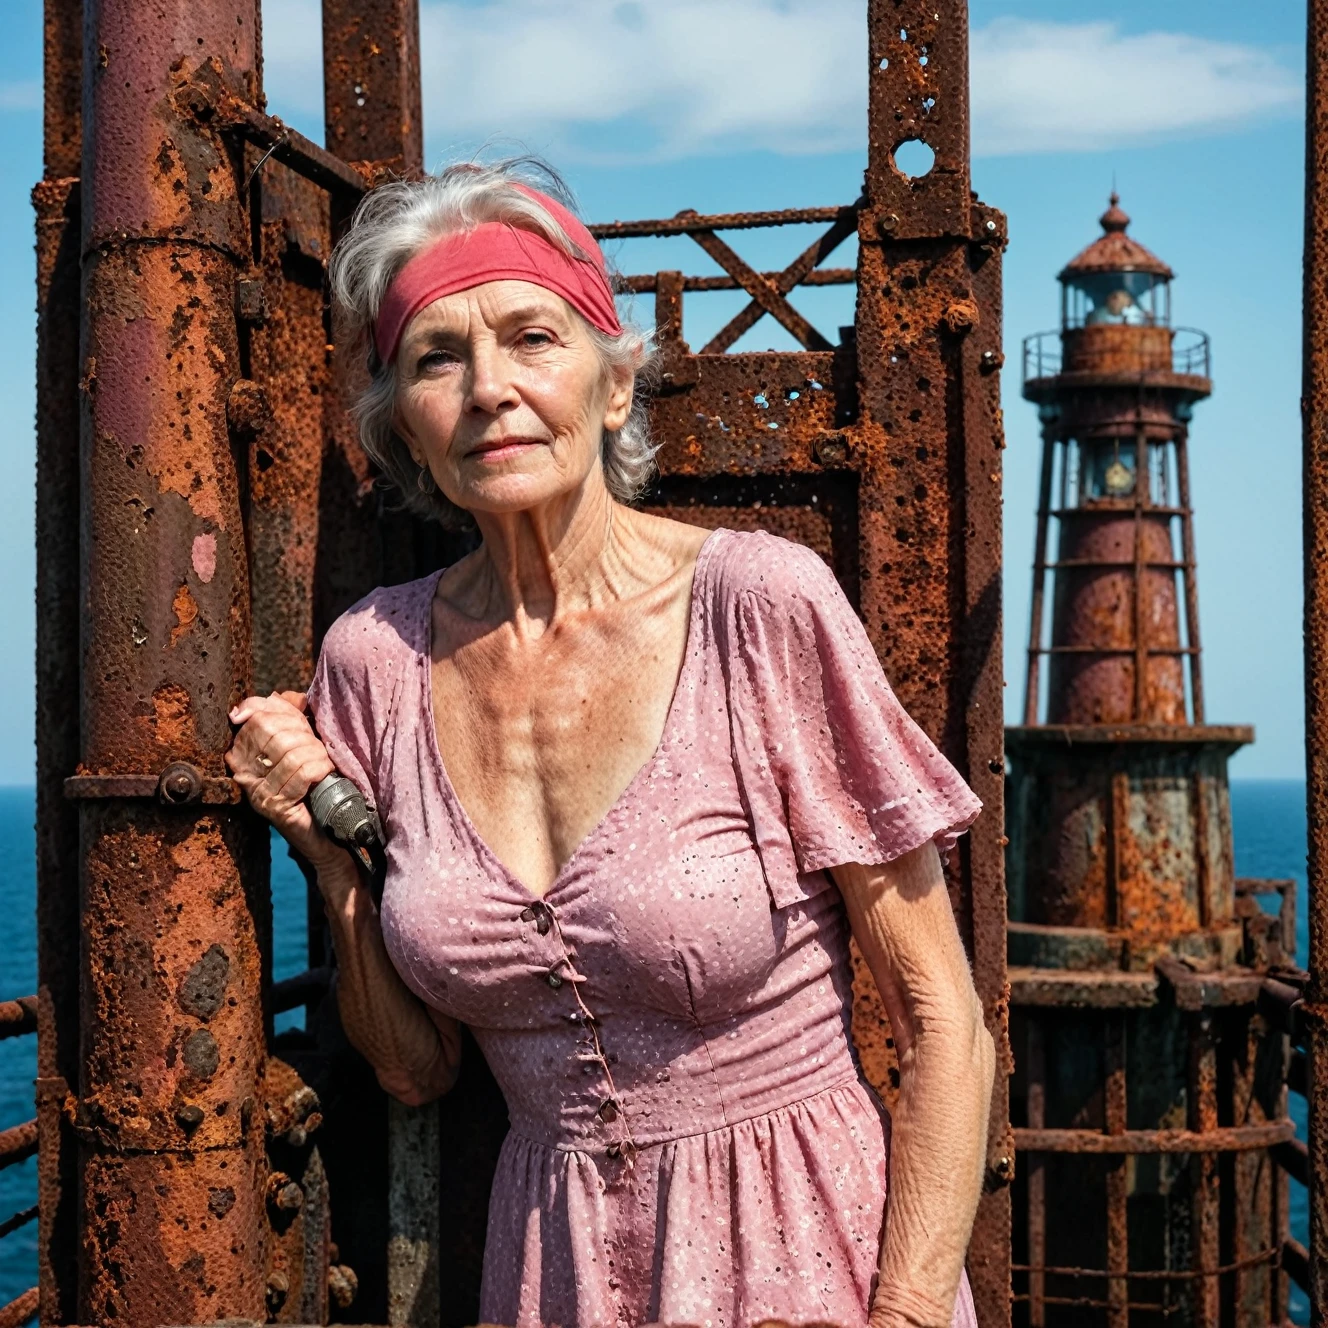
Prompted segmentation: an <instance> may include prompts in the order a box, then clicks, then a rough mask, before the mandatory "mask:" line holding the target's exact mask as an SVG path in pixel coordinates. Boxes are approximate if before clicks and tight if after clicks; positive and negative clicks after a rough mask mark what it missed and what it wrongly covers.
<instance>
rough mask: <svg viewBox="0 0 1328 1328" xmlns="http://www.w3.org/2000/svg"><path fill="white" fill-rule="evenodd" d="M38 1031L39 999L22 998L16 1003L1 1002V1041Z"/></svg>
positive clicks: (32, 997) (31, 997) (33, 997)
mask: <svg viewBox="0 0 1328 1328" xmlns="http://www.w3.org/2000/svg"><path fill="white" fill-rule="evenodd" d="M36 1031H37V998H36V997H35V996H20V997H19V998H18V1000H16V1001H0V1039H3V1038H11V1037H22V1036H23V1034H25V1033H35V1032H36Z"/></svg>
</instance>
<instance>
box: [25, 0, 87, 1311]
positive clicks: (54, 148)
mask: <svg viewBox="0 0 1328 1328" xmlns="http://www.w3.org/2000/svg"><path fill="white" fill-rule="evenodd" d="M45 35H46V40H45V59H44V83H45V101H46V106H45V124H44V135H43V137H44V143H45V169H44V171H43V175H42V180H41V182H40V183H39V184H38V185H37V187H36V188H35V189H34V190H33V195H32V201H33V205H34V207H35V209H36V212H37V971H38V999H39V1005H38V1015H37V1019H38V1033H37V1117H38V1120H39V1122H40V1125H41V1144H40V1151H39V1156H38V1163H37V1175H38V1193H39V1198H40V1212H39V1219H38V1236H37V1258H38V1277H39V1283H40V1295H41V1321H42V1323H43V1324H65V1323H73V1322H74V1321H75V1320H76V1318H77V1308H76V1305H75V1298H74V1289H75V1287H76V1285H77V1281H78V1276H77V1252H78V1207H77V1205H78V1150H77V1146H76V1141H75V1139H74V1137H73V1134H72V1132H71V1131H70V1129H69V1126H68V1123H67V1121H66V1119H65V1114H64V1106H65V1100H66V1098H67V1097H68V1095H69V1092H70V1088H71V1086H73V1085H76V1084H77V1083H78V922H79V918H78V816H77V813H76V811H75V809H74V808H73V807H72V806H71V805H70V804H69V803H68V802H67V801H66V800H65V797H64V788H63V786H64V779H65V776H66V775H68V774H70V773H71V772H72V771H73V769H74V766H75V765H76V764H77V762H78V708H77V706H75V705H73V704H71V702H72V698H73V697H75V696H76V695H77V694H78V618H79V601H78V585H79V542H78V522H79V494H78V375H79V359H78V326H79V240H80V229H81V223H80V217H79V188H78V175H79V171H80V169H81V162H80V155H81V151H82V148H81V134H82V128H81V122H82V67H83V6H82V0H46V34H45Z"/></svg>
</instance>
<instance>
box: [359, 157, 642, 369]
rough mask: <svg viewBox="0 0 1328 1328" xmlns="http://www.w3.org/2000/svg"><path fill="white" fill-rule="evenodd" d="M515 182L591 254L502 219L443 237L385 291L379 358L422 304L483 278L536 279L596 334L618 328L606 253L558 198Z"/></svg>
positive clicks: (391, 350)
mask: <svg viewBox="0 0 1328 1328" xmlns="http://www.w3.org/2000/svg"><path fill="white" fill-rule="evenodd" d="M513 183H515V182H513ZM516 187H517V188H518V189H519V190H521V192H522V193H523V194H526V195H527V196H528V197H530V198H533V199H534V200H535V202H537V203H539V204H540V205H541V206H542V207H543V208H544V209H545V211H547V212H548V213H550V215H551V216H552V217H553V219H554V220H555V221H557V222H558V223H559V225H561V226H562V228H563V231H564V233H565V234H566V235H567V238H568V239H569V240H571V242H572V243H573V244H574V245H575V246H576V247H577V248H578V249H580V250H581V251H582V252H583V253H585V254H586V255H588V258H587V259H580V258H574V257H572V255H571V254H567V253H564V252H563V251H562V250H561V249H559V248H558V246H557V245H555V244H553V243H551V242H550V241H549V240H546V239H545V238H544V236H542V235H539V234H537V233H536V232H534V231H528V230H522V229H520V228H519V227H516V226H512V225H509V224H508V223H507V222H503V221H489V222H485V223H483V224H482V225H480V226H476V227H475V229H474V230H469V231H453V232H452V233H451V234H450V235H444V236H443V237H442V239H440V240H438V241H437V243H435V244H432V245H430V246H429V247H428V248H427V249H425V250H423V251H422V252H420V253H418V254H416V255H415V257H414V258H412V259H411V260H410V262H408V263H407V264H406V265H405V267H403V268H402V269H401V271H400V272H398V273H397V275H396V276H395V277H394V278H393V279H392V284H391V285H390V286H389V287H388V288H387V294H386V295H384V296H383V302H382V304H381V305H380V306H379V309H378V318H377V321H376V322H375V324H374V345H375V347H376V348H377V350H378V358H379V359H380V360H381V361H382V362H383V363H384V364H387V363H388V362H389V361H390V360H391V359H392V357H393V356H394V355H395V354H396V353H397V347H398V345H399V344H400V342H401V334H402V333H403V332H404V331H405V330H406V325H407V324H408V323H409V322H410V320H411V319H412V318H414V317H415V315H416V314H417V313H419V311H420V310H421V309H423V308H424V307H425V305H428V304H432V303H433V302H434V300H439V299H442V297H443V296H444V295H452V294H454V293H455V292H457V291H460V290H469V289H470V288H471V287H472V286H479V285H482V284H483V283H484V282H486V281H530V282H533V283H534V284H535V285H537V286H543V287H545V288H546V289H547V290H551V291H553V292H554V294H556V295H561V296H562V297H563V299H564V300H566V301H567V303H568V304H570V305H571V306H572V308H573V309H575V310H576V311H577V313H579V314H580V315H581V316H582V317H583V318H584V319H585V320H586V321H587V322H588V323H589V324H590V325H591V326H592V327H597V328H598V329H599V330H600V331H601V332H606V333H608V334H609V335H610V336H617V335H618V334H619V333H620V332H621V331H622V326H621V325H620V324H619V322H618V311H617V310H616V309H615V308H614V304H613V291H612V290H611V289H610V288H609V276H608V272H607V270H606V269H605V267H604V255H603V254H601V253H600V249H599V245H597V244H596V243H595V239H594V236H592V235H591V233H590V232H589V231H588V230H587V229H586V228H585V227H584V226H583V225H582V224H581V222H579V221H578V220H577V219H576V218H575V217H574V216H573V215H572V214H571V213H570V212H569V211H568V210H567V209H566V208H565V207H563V205H562V204H561V203H559V202H558V200H557V199H554V198H550V197H549V196H548V195H547V194H542V193H540V192H539V191H538V190H537V189H531V188H529V187H528V186H526V185H523V184H517V185H516Z"/></svg>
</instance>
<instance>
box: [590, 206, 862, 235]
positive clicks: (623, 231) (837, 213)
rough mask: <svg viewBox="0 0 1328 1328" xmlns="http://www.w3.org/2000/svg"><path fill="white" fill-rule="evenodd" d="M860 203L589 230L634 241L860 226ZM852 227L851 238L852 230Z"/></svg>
mask: <svg viewBox="0 0 1328 1328" xmlns="http://www.w3.org/2000/svg"><path fill="white" fill-rule="evenodd" d="M861 205H862V204H861V200H859V202H857V203H854V204H852V205H851V206H849V207H818V208H782V209H780V210H778V211H775V212H709V213H703V212H691V211H685V212H680V213H679V214H678V215H677V216H676V217H663V218H661V219H659V220H657V221H606V222H597V223H595V224H594V225H592V226H590V227H588V228H587V229H589V231H590V233H591V235H593V236H594V237H595V238H596V239H597V240H633V239H642V238H646V237H649V236H655V237H663V236H667V235H696V234H699V233H701V232H704V231H748V230H760V229H763V228H764V227H766V226H805V225H808V224H810V223H813V222H818V221H833V222H835V223H837V224H844V223H845V222H846V221H848V222H850V223H851V226H854V225H856V224H857V221H856V215H857V210H858V208H859V207H861ZM851 226H850V232H849V233H850V234H852V229H851Z"/></svg>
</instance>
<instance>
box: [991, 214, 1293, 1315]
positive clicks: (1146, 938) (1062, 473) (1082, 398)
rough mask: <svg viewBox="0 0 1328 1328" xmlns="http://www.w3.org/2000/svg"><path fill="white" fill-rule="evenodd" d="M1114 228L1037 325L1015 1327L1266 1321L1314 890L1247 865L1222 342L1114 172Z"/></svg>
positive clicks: (1020, 845)
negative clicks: (1201, 511) (1196, 327)
mask: <svg viewBox="0 0 1328 1328" xmlns="http://www.w3.org/2000/svg"><path fill="white" fill-rule="evenodd" d="M1101 226H1102V234H1101V236H1099V238H1098V239H1097V240H1095V241H1094V242H1093V243H1092V244H1090V245H1089V246H1088V248H1086V249H1085V250H1084V251H1083V252H1082V253H1080V254H1079V255H1078V256H1077V257H1076V258H1074V259H1073V260H1072V261H1071V262H1070V263H1069V264H1068V265H1067V266H1066V267H1065V268H1064V270H1063V271H1062V272H1061V274H1060V285H1061V325H1060V327H1059V328H1058V329H1056V330H1055V331H1052V332H1045V333H1040V334H1037V335H1035V336H1031V337H1029V338H1027V340H1026V341H1025V342H1024V356H1023V391H1024V396H1025V397H1026V398H1027V399H1028V400H1029V401H1031V402H1033V403H1034V404H1035V405H1036V406H1037V409H1038V417H1039V419H1040V420H1041V422H1042V464H1041V472H1040V481H1039V495H1038V513H1037V533H1036V539H1035V545H1034V559H1033V596H1032V623H1031V629H1030V634H1029V644H1028V674H1027V688H1026V693H1025V713H1024V723H1023V724H1022V725H1020V726H1017V727H1014V728H1010V729H1008V730H1007V733H1006V752H1007V756H1008V761H1009V789H1008V795H1007V800H1006V806H1007V834H1008V836H1009V843H1008V848H1007V851H1006V852H1007V871H1006V875H1007V882H1008V888H1009V896H1010V925H1009V960H1010V983H1011V1043H1012V1047H1013V1050H1014V1053H1015V1057H1016V1062H1017V1067H1018V1068H1017V1071H1016V1078H1015V1081H1014V1090H1013V1102H1012V1113H1013V1115H1012V1120H1013V1121H1014V1124H1015V1126H1016V1130H1015V1138H1016V1145H1017V1147H1018V1149H1019V1153H1020V1158H1021V1161H1020V1175H1019V1180H1018V1183H1017V1186H1016V1208H1017V1211H1018V1214H1019V1215H1018V1216H1017V1218H1016V1233H1015V1250H1016V1256H1015V1264H1016V1267H1017V1268H1019V1269H1021V1270H1022V1278H1023V1282H1022V1285H1021V1284H1020V1275H1017V1276H1016V1287H1015V1290H1016V1295H1017V1296H1018V1297H1019V1299H1018V1300H1017V1302H1016V1303H1017V1306H1018V1307H1019V1308H1018V1310H1017V1313H1016V1320H1017V1321H1022V1322H1026V1323H1028V1324H1029V1325H1032V1326H1034V1328H1041V1325H1044V1324H1057V1323H1065V1324H1070V1323H1075V1324H1079V1323H1087V1322H1100V1323H1103V1324H1106V1325H1108V1326H1109V1328H1117V1325H1124V1324H1126V1323H1128V1322H1130V1320H1131V1316H1132V1315H1133V1316H1134V1320H1135V1322H1140V1323H1151V1322H1153V1321H1154V1320H1155V1318H1157V1316H1158V1314H1161V1315H1162V1316H1163V1317H1165V1319H1166V1321H1167V1322H1168V1323H1192V1324H1209V1323H1212V1324H1217V1323H1218V1321H1219V1317H1220V1318H1221V1321H1222V1322H1223V1323H1241V1324H1244V1323H1250V1324H1254V1323H1258V1324H1260V1325H1263V1324H1267V1323H1269V1322H1281V1319H1282V1312H1283V1309H1284V1306H1285V1300H1284V1299H1282V1298H1283V1297H1284V1295H1285V1285H1284V1277H1283V1275H1282V1274H1281V1273H1280V1272H1279V1271H1278V1263H1277V1255H1276V1251H1278V1250H1280V1249H1281V1232H1282V1230H1283V1229H1284V1225H1285V1214H1286V1183H1285V1178H1284V1176H1283V1174H1282V1173H1281V1172H1280V1171H1279V1170H1278V1168H1277V1167H1276V1166H1274V1165H1272V1164H1271V1161H1272V1159H1271V1157H1270V1154H1269V1151H1268V1150H1269V1148H1270V1147H1275V1146H1276V1144H1277V1142H1278V1141H1280V1140H1281V1139H1283V1138H1284V1137H1285V1136H1286V1135H1287V1133H1288V1132H1289V1125H1290V1123H1289V1122H1288V1121H1286V1120H1285V1115H1286V1112H1285V1093H1284V1090H1283V1088H1282V1086H1281V1081H1280V1079H1278V1078H1277V1076H1276V1075H1274V1074H1272V1073H1268V1074H1265V1075H1264V1076H1263V1077H1262V1078H1261V1077H1260V1075H1259V1073H1258V1069H1257V1067H1258V1065H1260V1064H1264V1065H1265V1068H1267V1065H1270V1064H1272V1063H1273V1061H1276V1062H1277V1063H1278V1064H1280V1063H1281V1062H1280V1058H1281V1056H1282V1055H1283V1054H1284V1039H1283V1037H1282V1035H1281V1033H1280V1032H1275V1031H1269V1030H1268V1029H1267V1028H1266V1027H1265V1025H1264V1024H1263V1023H1262V1022H1261V1021H1260V1020H1259V1019H1256V1018H1254V1017H1253V1016H1254V1010H1255V1006H1256V1002H1257V998H1258V994H1259V990H1260V987H1261V984H1263V983H1264V979H1265V978H1266V977H1267V975H1268V974H1269V973H1270V972H1271V971H1273V970H1275V969H1277V967H1278V966H1279V965H1281V964H1283V963H1284V962H1286V961H1288V960H1289V959H1290V957H1291V953H1292V945H1293V939H1292V938H1293V935H1294V930H1293V923H1292V915H1291V909H1292V907H1293V906H1294V905H1293V903H1292V900H1293V898H1294V896H1290V897H1289V891H1288V889H1287V885H1288V883H1281V882H1256V881H1243V882H1238V881H1237V880H1236V878H1235V869H1234V861H1233V854H1232V834H1231V811H1230V802H1229V797H1228V788H1227V762H1228V759H1229V758H1230V757H1231V755H1232V754H1233V753H1234V752H1235V751H1236V750H1237V749H1238V748H1239V747H1240V746H1241V745H1242V744H1244V743H1247V742H1250V741H1252V740H1253V736H1254V735H1253V731H1252V730H1251V729H1250V728H1248V727H1243V726H1232V725H1212V724H1208V723H1206V722H1205V716H1204V698H1203V674H1202V668H1201V658H1200V650H1199V619H1198V591H1197V582H1196V567H1195V552H1194V548H1195V541H1194V529H1193V513H1192V510H1191V503H1190V462H1189V449H1188V444H1189V429H1190V422H1191V417H1192V415H1193V413H1194V407H1195V405H1196V403H1198V402H1200V401H1202V400H1204V399H1205V398H1206V397H1208V396H1209V394H1210V393H1211V391H1212V384H1211V381H1210V370H1209V345H1208V338H1207V336H1206V335H1204V334H1203V333H1202V332H1196V331H1193V330H1191V329H1185V328H1177V327H1174V326H1173V325H1172V321H1171V282H1172V276H1173V274H1172V271H1171V269H1170V268H1169V267H1168V266H1167V264H1166V263H1164V262H1163V261H1162V260H1161V259H1159V258H1158V257H1156V256H1155V255H1154V254H1152V253H1150V252H1149V251H1148V250H1147V249H1146V248H1145V247H1144V246H1143V245H1142V244H1140V243H1139V242H1138V241H1137V240H1136V239H1134V238H1133V237H1132V236H1131V235H1130V234H1129V218H1128V217H1127V216H1126V214H1125V213H1124V212H1123V211H1122V210H1121V207H1120V201H1119V199H1118V198H1117V196H1116V195H1115V194H1114V193H1113V194H1112V196H1111V204H1110V207H1109V208H1108V209H1107V211H1106V212H1105V213H1104V214H1103V216H1102V218H1101ZM1273 893H1280V894H1281V896H1282V901H1281V903H1282V907H1281V911H1280V913H1276V914H1274V913H1272V912H1271V911H1265V910H1264V909H1263V908H1261V907H1260V904H1259V900H1258V898H1257V896H1258V895H1259V894H1273ZM1144 1306H1150V1307H1151V1306H1155V1307H1156V1309H1153V1310H1151V1312H1150V1311H1149V1310H1145V1309H1144ZM1157 1321H1159V1322H1160V1321H1161V1319H1157Z"/></svg>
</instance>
